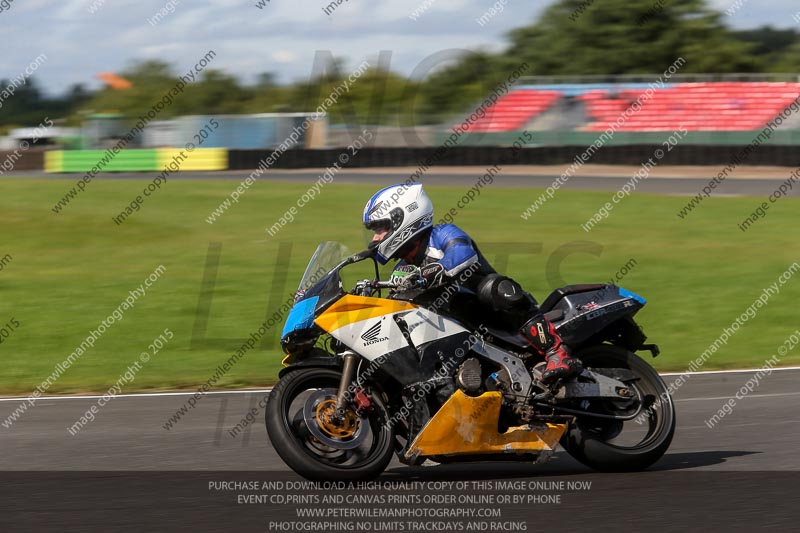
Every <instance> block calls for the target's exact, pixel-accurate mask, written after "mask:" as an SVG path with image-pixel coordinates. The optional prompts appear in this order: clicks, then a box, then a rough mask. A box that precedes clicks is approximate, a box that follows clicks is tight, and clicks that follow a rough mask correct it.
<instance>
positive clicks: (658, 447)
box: [561, 344, 675, 472]
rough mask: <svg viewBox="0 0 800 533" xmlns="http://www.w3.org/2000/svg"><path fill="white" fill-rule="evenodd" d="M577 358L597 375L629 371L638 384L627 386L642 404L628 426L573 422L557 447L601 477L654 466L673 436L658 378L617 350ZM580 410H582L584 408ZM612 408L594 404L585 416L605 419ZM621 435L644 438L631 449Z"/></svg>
mask: <svg viewBox="0 0 800 533" xmlns="http://www.w3.org/2000/svg"><path fill="white" fill-rule="evenodd" d="M576 356H577V357H578V358H579V359H580V360H581V362H582V363H583V365H584V366H585V367H589V368H592V369H595V371H598V372H599V373H602V369H603V368H625V369H628V370H630V371H631V372H632V373H633V374H635V375H636V377H637V378H638V380H636V381H634V382H632V386H633V387H635V388H637V389H638V392H639V393H640V394H641V397H642V399H643V404H642V410H641V413H640V415H639V416H637V417H636V419H634V420H631V421H628V422H618V421H614V420H607V419H601V418H596V417H591V416H578V417H576V419H575V421H574V422H573V423H571V424H570V427H569V428H568V429H567V432H566V433H565V434H564V436H563V437H562V438H561V446H562V447H563V448H564V449H565V450H566V451H567V452H568V453H569V454H570V455H571V456H572V457H574V458H575V459H577V460H578V461H580V462H581V463H583V464H585V465H586V466H588V467H590V468H593V469H595V470H599V471H602V472H631V471H637V470H644V469H645V468H647V467H649V466H651V465H652V464H654V463H655V462H656V461H658V460H659V459H660V458H661V457H662V456H663V455H664V453H666V451H667V449H668V448H669V446H670V443H671V442H672V437H673V435H674V434H675V405H674V403H673V401H672V397H671V396H670V394H669V391H668V389H667V386H666V385H665V383H664V381H663V380H662V379H661V376H659V375H658V372H656V371H655V369H654V368H653V367H651V366H650V365H648V364H647V363H646V362H645V361H644V360H643V359H641V358H640V357H638V356H637V355H636V354H635V353H633V352H630V351H628V350H625V349H624V348H620V347H618V346H611V345H606V344H603V345H598V346H592V347H590V348H587V349H585V350H582V351H581V352H580V353H578V354H576ZM581 407H582V408H583V409H584V410H586V409H587V405H583V406H581ZM613 408H614V406H613V405H611V404H608V403H606V404H603V403H602V402H597V401H594V402H590V405H588V410H592V411H595V412H605V413H606V414H613ZM626 425H632V426H628V427H627V428H626ZM637 426H638V427H637ZM626 429H628V431H629V433H634V435H638V434H639V433H644V437H643V438H642V439H641V440H640V441H639V442H634V443H633V444H620V443H619V441H620V440H624V439H622V437H623V434H625V431H626ZM637 438H638V437H634V439H637Z"/></svg>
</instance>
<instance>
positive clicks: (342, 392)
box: [336, 350, 358, 419]
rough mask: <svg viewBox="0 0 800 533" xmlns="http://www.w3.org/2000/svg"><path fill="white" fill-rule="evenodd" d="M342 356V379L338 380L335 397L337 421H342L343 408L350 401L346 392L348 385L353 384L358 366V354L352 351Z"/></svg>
mask: <svg viewBox="0 0 800 533" xmlns="http://www.w3.org/2000/svg"><path fill="white" fill-rule="evenodd" d="M342 355H343V357H344V368H342V379H340V380H339V392H338V394H337V395H336V417H337V418H339V419H344V416H345V413H346V412H347V410H346V409H345V406H346V405H347V402H348V401H349V399H350V398H349V397H348V396H349V395H348V391H349V390H350V384H351V383H352V382H353V377H354V376H355V373H356V366H357V364H358V354H356V353H355V352H353V351H352V350H347V351H346V352H344V353H343V354H342Z"/></svg>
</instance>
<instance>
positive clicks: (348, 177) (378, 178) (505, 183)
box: [5, 167, 800, 198]
mask: <svg viewBox="0 0 800 533" xmlns="http://www.w3.org/2000/svg"><path fill="white" fill-rule="evenodd" d="M612 168H613V167H612ZM673 168H674V167H673ZM414 170H415V169H371V170H369V169H367V170H365V169H359V170H342V171H341V172H339V173H337V174H336V176H335V178H334V183H339V184H343V183H348V184H364V183H369V184H372V185H378V186H386V185H392V184H394V183H402V182H404V181H406V180H408V179H409V177H410V176H411V175H412V173H413V171H414ZM323 172H324V170H287V171H281V170H270V171H267V172H266V173H264V174H263V175H262V176H260V177H259V178H258V182H259V183H261V184H262V185H263V184H264V183H269V182H284V183H286V182H288V183H304V184H305V183H309V184H310V183H314V182H316V181H317V180H318V179H320V176H321V175H322V174H323ZM484 172H485V170H484V169H482V168H479V167H475V168H473V169H462V168H460V167H459V168H458V169H457V170H452V171H451V170H447V169H437V170H436V171H435V172H434V171H430V172H428V173H426V174H425V175H424V177H423V178H421V179H420V182H421V183H424V184H426V185H444V186H454V187H464V188H465V189H469V188H470V187H472V186H474V185H475V183H476V181H477V180H479V179H480V177H481V176H482V174H483V173H484ZM679 172H680V171H679V170H678V171H675V174H676V175H674V176H673V175H669V176H663V175H655V174H654V175H651V176H650V177H649V178H647V179H644V180H640V181H638V183H637V184H636V191H637V192H640V193H644V194H672V195H681V196H689V195H691V196H693V195H695V194H698V193H699V192H701V190H702V189H703V187H704V186H705V185H706V183H707V182H708V181H709V180H710V179H712V178H713V177H714V176H715V175H716V173H717V169H711V168H709V169H708V170H706V171H702V172H700V173H698V174H697V175H696V176H695V177H680V175H679ZM250 173H251V172H250V171H225V172H193V171H187V172H180V173H177V174H173V175H172V177H170V178H168V179H169V180H173V179H174V180H176V181H178V180H228V181H231V182H236V183H239V182H241V181H243V180H244V179H246V178H247V177H248V176H249V175H250ZM790 173H791V171H790V170H786V171H785V172H772V173H770V175H769V176H762V177H758V173H756V172H752V176H753V177H748V171H747V170H744V171H741V173H740V174H739V175H737V177H736V178H735V179H733V178H732V179H727V180H725V181H724V182H723V183H722V184H720V185H719V186H718V187H717V188H716V189H715V190H714V193H713V196H715V197H724V196H765V197H766V196H767V195H769V194H770V193H772V192H773V191H775V190H776V189H777V188H778V187H779V186H780V185H781V184H782V183H783V182H784V181H785V180H786V179H788V178H789V176H790ZM618 174H621V175H606V174H605V173H604V174H598V175H576V176H573V177H571V178H570V179H569V180H567V181H566V182H565V183H564V184H563V185H562V186H561V188H563V189H567V190H580V191H617V190H619V189H620V187H622V186H623V185H624V184H625V183H626V182H628V181H629V180H630V179H631V176H632V173H631V174H627V173H624V174H623V172H618ZM662 174H663V172H662ZM784 174H785V176H784ZM81 176H82V175H80V174H46V173H42V172H12V173H9V174H6V175H5V177H24V178H48V179H59V180H64V181H69V182H75V181H77V180H79V179H80V178H81ZM558 177H559V174H556V173H552V174H550V173H543V172H537V173H526V172H525V171H524V169H508V170H503V171H501V173H499V174H497V175H496V176H495V177H494V182H493V183H492V184H490V185H487V186H491V187H503V188H541V189H545V188H547V187H548V186H550V185H551V184H552V183H553V182H554V181H555V180H556V179H557V178H558ZM152 178H153V173H148V172H136V173H125V172H120V173H114V174H100V175H99V176H97V177H96V178H94V179H95V180H101V181H102V180H120V179H121V180H151V179H152ZM798 195H800V186H795V187H794V188H793V189H792V190H791V191H789V193H788V196H795V197H796V196H798ZM531 197H532V198H533V195H531Z"/></svg>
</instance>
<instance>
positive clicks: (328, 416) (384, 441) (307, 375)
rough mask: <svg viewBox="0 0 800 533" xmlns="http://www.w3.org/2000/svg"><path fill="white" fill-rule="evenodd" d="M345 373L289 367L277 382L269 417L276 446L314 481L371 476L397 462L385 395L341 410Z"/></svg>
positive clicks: (356, 479)
mask: <svg viewBox="0 0 800 533" xmlns="http://www.w3.org/2000/svg"><path fill="white" fill-rule="evenodd" d="M340 378H341V373H340V372H339V371H337V370H334V369H328V368H305V369H300V370H295V371H292V372H289V373H288V374H286V375H285V376H284V377H282V378H281V380H280V381H279V382H278V383H277V385H275V387H274V388H273V389H272V392H271V393H270V396H269V400H268V402H267V407H266V412H265V420H266V425H267V433H268V435H269V439H270V441H271V442H272V446H273V447H274V448H275V451H277V452H278V455H279V456H280V457H281V459H283V461H284V462H285V463H286V464H287V465H288V466H289V467H290V468H291V469H292V470H294V471H295V472H297V473H298V474H300V475H301V476H303V477H304V478H306V479H309V480H312V481H366V480H370V479H374V478H376V477H377V476H378V475H380V474H381V473H382V472H383V470H384V469H385V468H386V466H387V465H388V464H389V461H391V458H392V454H393V451H394V431H393V429H392V427H391V426H390V425H389V424H387V423H386V420H385V418H386V417H385V413H386V409H385V407H384V405H383V403H382V401H381V399H380V398H379V394H373V395H372V401H373V405H374V407H375V408H374V410H373V412H372V413H370V414H369V415H366V414H363V415H360V414H358V413H357V412H355V411H354V410H352V408H348V409H347V411H346V413H345V415H344V416H343V417H335V416H333V415H334V413H335V403H336V394H337V391H338V388H339V380H340Z"/></svg>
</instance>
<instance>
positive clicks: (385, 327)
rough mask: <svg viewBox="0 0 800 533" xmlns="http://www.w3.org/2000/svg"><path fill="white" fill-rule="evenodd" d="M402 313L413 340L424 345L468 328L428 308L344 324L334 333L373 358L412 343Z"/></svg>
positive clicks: (416, 343)
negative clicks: (400, 323) (405, 333)
mask: <svg viewBox="0 0 800 533" xmlns="http://www.w3.org/2000/svg"><path fill="white" fill-rule="evenodd" d="M396 315H400V316H402V317H403V320H405V322H406V324H407V325H408V329H409V332H410V337H411V342H413V343H414V346H417V347H421V346H423V345H425V344H427V343H429V342H432V341H436V340H439V339H443V338H445V337H450V336H452V335H456V334H458V333H464V332H467V333H468V331H467V330H466V329H464V328H463V327H461V326H460V325H458V324H457V323H456V322H454V321H452V320H450V319H448V318H446V317H443V316H441V315H438V314H436V313H434V312H432V311H428V310H427V309H422V308H418V309H414V310H413V311H398V312H396V313H389V314H386V315H383V316H381V317H377V318H375V317H373V318H369V319H367V320H362V321H360V322H353V323H352V324H348V325H346V326H343V327H341V328H339V329H337V330H335V331H331V332H330V334H331V335H332V336H333V337H335V338H336V339H337V340H339V341H341V342H343V343H344V344H346V345H347V346H348V347H350V348H351V349H353V350H355V351H356V352H358V353H359V354H360V355H362V356H363V357H364V358H365V359H369V360H370V361H373V360H375V359H377V358H378V357H381V356H382V355H385V354H387V353H389V352H392V351H394V350H399V349H401V348H405V347H407V346H408V342H406V339H405V337H404V336H403V332H402V331H400V327H399V326H398V325H397V322H395V318H394V317H395V316H396Z"/></svg>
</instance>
